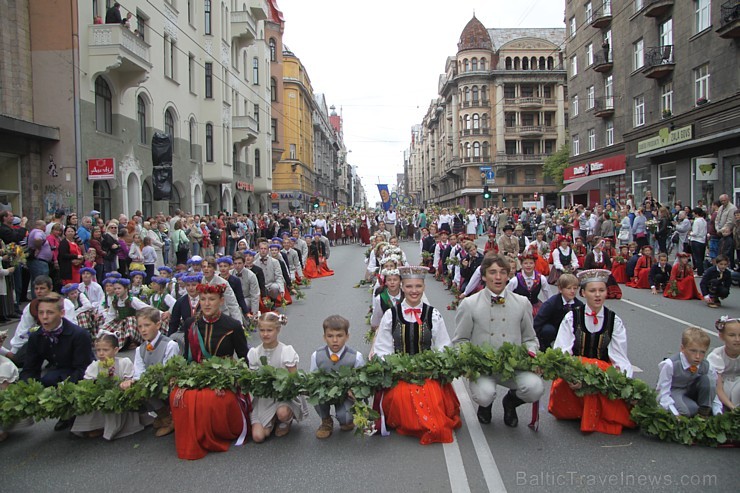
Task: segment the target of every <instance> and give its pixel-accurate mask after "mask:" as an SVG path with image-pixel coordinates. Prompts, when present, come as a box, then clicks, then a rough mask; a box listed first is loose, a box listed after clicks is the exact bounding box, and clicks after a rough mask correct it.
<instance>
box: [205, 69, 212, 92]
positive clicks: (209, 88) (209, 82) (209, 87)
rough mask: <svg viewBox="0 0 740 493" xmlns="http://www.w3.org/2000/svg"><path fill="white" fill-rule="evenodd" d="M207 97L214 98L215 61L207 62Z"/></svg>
mask: <svg viewBox="0 0 740 493" xmlns="http://www.w3.org/2000/svg"><path fill="white" fill-rule="evenodd" d="M205 67H206V91H205V92H206V99H212V98H213V62H206V63H205Z"/></svg>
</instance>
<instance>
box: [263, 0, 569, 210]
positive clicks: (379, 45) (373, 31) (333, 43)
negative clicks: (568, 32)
mask: <svg viewBox="0 0 740 493" xmlns="http://www.w3.org/2000/svg"><path fill="white" fill-rule="evenodd" d="M277 4H278V6H279V8H280V10H282V11H283V15H284V17H285V34H284V37H283V42H284V44H285V46H286V47H288V48H290V50H291V51H292V52H293V53H295V55H296V56H297V57H298V58H300V60H301V62H303V65H304V66H305V67H306V70H307V72H308V76H309V77H310V79H311V84H312V86H313V90H314V92H318V93H324V94H325V95H326V102H327V105H328V106H331V105H334V106H336V107H337V111H340V108H341V112H342V115H343V117H344V140H345V143H346V146H347V149H349V150H351V151H352V153H351V154H349V156H348V160H349V163H350V164H352V165H356V166H357V167H358V172H359V174H360V177H361V178H362V182H363V185H364V186H365V190H366V192H367V194H368V201H369V203H370V204H374V203H375V201H376V200H379V196H378V192H377V187H376V186H375V185H376V184H377V183H387V184H389V185H391V184H393V183H395V182H396V173H402V172H403V151H404V149H408V147H409V143H410V135H411V126H412V125H415V124H418V123H421V119H422V117H423V116H424V115H425V114H426V110H427V108H428V107H429V104H430V102H431V100H432V99H435V98H436V97H437V82H438V80H439V75H440V74H441V73H442V72H444V68H445V60H446V59H447V57H448V56H454V55H455V54H456V53H457V42H458V41H459V38H460V33H461V32H462V30H463V28H464V27H465V25H466V24H467V23H468V21H469V20H470V19H471V18H472V16H473V12H474V11H475V15H476V17H477V18H478V19H479V20H480V21H481V22H482V23H483V25H484V26H486V27H487V28H494V27H561V28H562V27H565V26H564V24H563V12H564V10H565V3H564V2H563V1H562V0H487V1H486V0H479V1H475V0H393V1H391V0H376V1H373V2H361V1H358V0H314V1H308V0H277Z"/></svg>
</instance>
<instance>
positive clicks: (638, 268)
mask: <svg viewBox="0 0 740 493" xmlns="http://www.w3.org/2000/svg"><path fill="white" fill-rule="evenodd" d="M648 250H650V253H649V254H645V253H644V250H643V255H642V256H641V257H640V258H639V259H637V264H635V275H634V276H633V277H632V279H631V280H630V282H628V283H627V286H629V287H631V288H637V289H650V269H652V268H653V264H654V263H655V259H654V258H653V251H652V249H649V248H648Z"/></svg>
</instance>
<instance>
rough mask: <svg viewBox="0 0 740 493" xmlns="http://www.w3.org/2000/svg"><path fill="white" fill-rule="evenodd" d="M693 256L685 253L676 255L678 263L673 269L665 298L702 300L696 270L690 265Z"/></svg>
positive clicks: (664, 294) (665, 291)
mask: <svg viewBox="0 0 740 493" xmlns="http://www.w3.org/2000/svg"><path fill="white" fill-rule="evenodd" d="M690 258H691V255H690V254H688V253H684V252H678V253H677V254H676V263H675V264H673V268H671V277H670V278H669V279H668V283H667V284H666V287H665V290H664V291H663V296H665V297H666V298H673V299H674V300H701V299H702V296H701V293H700V292H699V289H698V288H697V287H696V281H695V280H694V269H693V268H692V267H691V265H690V264H689V259H690Z"/></svg>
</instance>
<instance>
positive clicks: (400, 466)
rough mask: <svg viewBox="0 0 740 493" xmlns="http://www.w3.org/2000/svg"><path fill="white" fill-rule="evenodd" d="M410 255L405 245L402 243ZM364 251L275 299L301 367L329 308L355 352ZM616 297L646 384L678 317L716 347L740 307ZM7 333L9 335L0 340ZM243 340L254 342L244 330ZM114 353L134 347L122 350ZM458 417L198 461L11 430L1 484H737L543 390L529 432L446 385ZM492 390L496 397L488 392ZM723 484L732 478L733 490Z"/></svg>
mask: <svg viewBox="0 0 740 493" xmlns="http://www.w3.org/2000/svg"><path fill="white" fill-rule="evenodd" d="M402 247H403V248H404V250H405V251H406V254H407V256H408V258H409V260H410V261H411V262H412V263H416V262H418V247H417V244H416V243H411V242H409V243H403V244H402ZM364 251H365V249H364V248H361V247H359V246H357V245H349V246H338V247H334V248H332V250H331V258H330V259H329V266H330V267H331V268H332V269H334V271H335V275H334V276H333V277H330V278H323V279H318V280H314V281H313V283H312V285H311V287H310V288H309V289H306V290H305V294H306V298H305V299H303V300H301V301H298V302H296V303H295V304H294V305H293V306H290V307H288V308H287V310H286V313H287V315H288V325H287V326H285V327H284V328H283V329H282V332H281V334H280V340H281V341H282V342H284V343H286V344H291V345H293V346H294V348H295V349H296V351H297V352H298V354H299V355H300V357H301V361H300V365H299V367H300V368H301V369H304V370H305V369H308V366H309V361H310V355H311V352H312V351H313V350H314V349H316V348H318V347H319V346H321V345H322V329H321V322H322V321H323V319H324V318H325V317H326V316H328V315H331V314H335V313H337V314H341V315H343V316H345V317H347V318H348V319H349V320H350V322H351V327H350V334H351V338H350V345H352V346H353V347H355V348H357V349H358V350H361V351H362V352H363V353H364V354H367V351H368V349H369V348H368V347H367V345H366V344H364V342H363V336H364V333H365V332H366V330H367V326H366V325H365V321H364V317H365V314H366V312H367V307H368V304H369V302H370V295H369V293H368V291H367V289H365V288H359V289H353V288H352V286H354V285H355V284H357V282H358V281H359V279H361V278H362V276H363V273H364V263H363V254H364ZM623 290H624V295H625V296H624V299H623V300H620V301H615V300H611V301H610V302H609V303H608V306H609V307H610V308H611V309H613V310H615V311H616V313H617V314H618V315H619V316H620V317H621V318H622V319H623V321H624V323H625V325H626V326H627V329H628V337H629V339H628V340H629V356H630V359H631V361H632V363H633V365H636V366H637V367H639V368H640V369H641V372H639V373H636V377H637V378H641V379H644V380H645V381H647V382H648V383H649V384H650V385H654V383H655V381H656V378H657V375H658V371H657V368H658V363H659V362H660V361H661V360H662V359H663V358H665V357H667V356H669V355H671V354H673V353H675V352H676V351H678V348H679V344H680V334H681V331H682V330H683V329H684V328H685V326H686V324H687V323H690V324H694V325H697V326H699V327H702V328H705V329H707V330H708V331H709V332H710V333H711V334H713V335H711V339H712V347H716V346H717V345H718V342H719V340H718V338H717V337H716V336H715V335H714V334H715V332H714V329H713V327H714V320H715V319H716V318H718V317H719V316H720V315H722V314H735V315H737V313H740V289H738V288H733V293H732V295H731V297H730V299H728V300H727V301H726V303H724V306H723V308H722V309H720V310H712V309H710V308H707V307H706V306H705V305H704V304H703V303H700V302H698V301H673V300H668V299H666V298H663V297H660V296H651V295H650V293H649V291H645V290H640V291H638V290H633V289H630V288H624V287H623ZM427 296H428V298H429V300H430V302H431V303H432V304H433V305H435V306H436V307H439V308H441V312H442V315H443V317H444V319H445V322H446V324H447V329H448V331H449V332H450V334H451V335H452V333H453V332H454V316H455V312H453V311H447V310H446V309H445V306H446V305H447V304H448V303H449V301H450V295H449V292H447V291H444V289H443V287H442V285H441V284H440V283H437V282H435V281H433V280H432V279H431V278H428V279H427ZM13 328H14V326H9V325H6V326H4V327H3V329H11V333H12V329H13ZM9 338H10V337H9ZM251 343H252V344H256V343H257V340H256V338H254V337H253V338H252V341H251ZM127 356H130V357H133V354H132V353H131V352H129V353H128V354H127ZM454 385H455V388H456V390H457V391H458V396H459V398H460V402H461V405H462V413H463V426H462V428H460V429H459V430H458V431H457V432H456V441H455V442H454V443H452V444H445V445H441V444H434V445H428V446H422V445H420V444H419V443H418V439H415V438H411V437H403V436H399V435H397V434H392V435H391V436H390V437H386V438H381V437H379V436H373V437H371V438H360V437H356V436H354V435H353V434H352V433H344V432H340V431H339V429H338V426H337V427H335V431H334V435H333V436H332V437H331V438H329V439H327V440H317V439H316V438H315V437H314V433H315V431H316V428H317V426H318V424H319V419H318V417H317V415H316V413H315V412H314V411H313V410H311V415H310V416H309V418H308V419H307V420H305V421H303V422H301V423H300V424H298V425H296V426H294V427H293V429H292V431H291V433H290V434H289V435H288V436H287V437H284V438H279V439H277V438H271V439H269V440H268V441H267V442H266V443H264V444H261V445H256V444H254V443H251V442H248V443H247V444H246V445H244V446H242V447H238V448H231V449H230V450H229V451H228V452H225V453H212V454H209V455H208V456H207V457H205V458H204V459H202V460H199V461H192V462H191V461H183V460H179V459H178V458H177V456H176V454H175V447H174V435H170V436H167V437H165V438H155V437H154V435H153V432H152V431H151V429H147V430H145V431H144V432H141V433H139V434H137V435H134V436H130V437H127V438H123V439H120V440H116V441H114V442H110V443H109V442H105V441H104V440H102V439H81V438H77V437H74V436H72V435H71V434H70V433H68V432H58V433H55V432H54V431H53V429H52V428H53V425H54V422H51V421H46V422H43V423H38V424H36V425H34V426H32V427H30V428H26V429H23V430H19V431H16V432H13V433H12V434H11V436H10V438H9V439H8V440H7V441H6V442H4V443H2V444H1V445H0V461H1V462H2V464H3V467H2V473H1V475H0V481H1V484H2V486H1V487H0V490H2V491H8V492H10V491H13V492H31V491H33V492H45V491H75V492H88V491H89V492H100V491H113V490H115V491H135V490H136V491H140V490H142V489H147V490H152V491H196V490H197V491H241V490H245V489H249V490H251V491H322V492H340V491H341V492H346V491H373V492H374V491H379V492H380V491H382V492H412V491H421V490H424V491H433V492H447V491H452V492H455V493H457V492H467V491H471V492H483V491H512V492H513V491H561V492H577V491H637V490H647V489H650V490H651V491H666V492H669V491H670V492H679V491H702V492H704V491H736V488H737V483H738V473H737V464H738V458H739V457H740V456H738V452H737V450H736V449H727V448H724V449H712V448H707V447H699V446H697V447H686V446H681V445H675V444H669V443H663V442H660V441H658V440H656V439H652V438H647V437H645V436H643V435H641V434H640V432H639V431H635V430H628V431H626V432H625V433H624V434H622V435H621V436H609V435H603V434H593V435H584V434H582V433H581V432H580V431H579V426H578V423H577V422H558V421H556V420H555V419H554V418H553V417H552V416H550V415H549V414H547V411H546V407H547V400H546V399H543V400H542V413H541V415H542V418H541V423H540V429H539V431H538V432H533V431H532V430H530V429H529V428H528V427H527V426H526V423H528V422H529V418H530V408H529V406H528V405H527V406H522V407H520V408H519V416H520V425H519V427H517V428H508V427H506V426H505V425H504V423H503V420H502V416H503V412H502V408H501V404H500V399H497V401H496V403H495V404H494V417H493V422H492V423H491V424H490V425H480V424H479V423H478V421H477V420H476V419H475V404H474V403H472V401H471V400H470V398H469V396H468V394H467V391H466V390H464V389H465V386H464V383H463V382H459V381H458V382H455V384H454ZM503 395H504V393H503V392H500V393H499V397H502V396H503ZM733 484H735V486H732V485H733Z"/></svg>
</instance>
